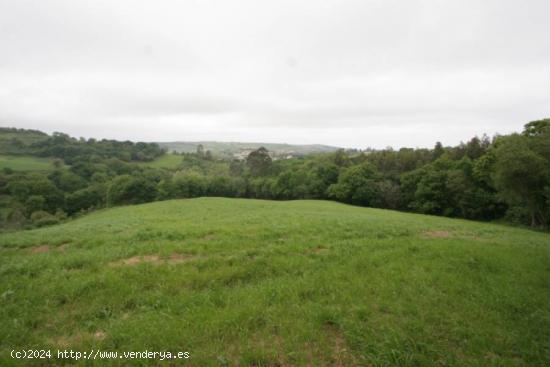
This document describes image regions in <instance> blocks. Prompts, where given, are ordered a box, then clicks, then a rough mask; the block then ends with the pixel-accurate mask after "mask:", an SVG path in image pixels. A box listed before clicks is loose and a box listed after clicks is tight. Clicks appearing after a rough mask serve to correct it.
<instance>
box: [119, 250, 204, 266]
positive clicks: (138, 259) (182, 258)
mask: <svg viewBox="0 0 550 367" xmlns="http://www.w3.org/2000/svg"><path fill="white" fill-rule="evenodd" d="M194 258H195V256H193V255H184V254H178V253H176V252H174V253H172V254H170V256H168V257H167V258H161V257H160V256H158V255H140V256H132V257H129V258H127V259H123V260H119V261H115V262H112V263H110V264H109V265H111V266H133V265H137V264H141V263H149V264H153V265H163V264H181V263H184V262H186V261H189V260H191V259H194Z"/></svg>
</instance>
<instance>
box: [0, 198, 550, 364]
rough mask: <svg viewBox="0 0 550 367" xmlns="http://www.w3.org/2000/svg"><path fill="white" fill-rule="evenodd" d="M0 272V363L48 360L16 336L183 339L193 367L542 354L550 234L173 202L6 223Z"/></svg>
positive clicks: (133, 347)
mask: <svg viewBox="0 0 550 367" xmlns="http://www.w3.org/2000/svg"><path fill="white" fill-rule="evenodd" d="M0 279H1V280H2V282H0V302H1V305H2V306H1V307H0V325H2V327H1V328H0V365H19V364H22V365H25V364H29V365H41V364H44V365H46V364H48V363H49V365H54V364H52V361H49V362H48V361H47V360H18V361H14V360H12V359H11V358H10V357H9V352H10V350H11V349H13V348H39V349H43V348H50V349H52V350H56V349H64V348H72V349H73V350H80V351H82V350H89V349H91V348H95V349H98V348H100V349H102V350H106V351H111V350H117V351H141V350H144V349H148V350H156V351H176V352H177V351H189V352H190V358H189V359H188V360H186V361H185V362H182V363H181V364H182V365H188V366H220V365H221V366H225V365H229V366H234V365H240V366H294V365H297V366H308V365H309V366H355V365H358V366H432V365H436V366H547V365H549V364H550V235H549V234H548V233H541V232H535V231H530V230H524V229H518V228H511V227H506V226H501V225H493V224H484V223H477V222H470V221H464V220H456V219H447V218H442V217H432V216H424V215H418V214H407V213H400V212H395V211H388V210H380V209H370V208H360V207H353V206H347V205H343V204H338V203H334V202H325V201H307V200H305V201H288V202H273V201H261V200H246V199H221V198H200V199H189V200H172V201H165V202H156V203H151V204H144V205H137V206H127V207H117V208H113V209H107V210H102V211H98V212H94V213H92V214H89V215H87V216H84V217H81V218H79V219H76V220H73V221H70V222H67V223H65V224H61V225H57V226H52V227H46V228H42V229H36V230H30V231H20V232H13V233H8V234H2V235H1V237H0ZM88 362H90V361H88ZM99 362H101V365H128V363H129V362H128V361H124V360H101V361H99ZM99 362H96V364H95V365H99ZM138 362H139V361H133V363H138ZM64 363H69V361H64ZM71 363H75V362H74V361H73V362H71ZM140 363H141V364H140V365H157V364H159V365H174V364H170V363H164V364H163V363H162V362H160V361H158V360H142V361H140ZM76 364H79V365H92V364H90V363H88V364H87V363H86V361H79V362H77V363H76Z"/></svg>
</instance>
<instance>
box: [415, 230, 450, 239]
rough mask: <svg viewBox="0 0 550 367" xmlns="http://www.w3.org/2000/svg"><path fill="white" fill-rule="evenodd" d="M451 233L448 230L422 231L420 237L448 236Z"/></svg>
mask: <svg viewBox="0 0 550 367" xmlns="http://www.w3.org/2000/svg"><path fill="white" fill-rule="evenodd" d="M452 236H453V234H452V233H451V232H449V231H424V232H422V237H424V238H449V237H452Z"/></svg>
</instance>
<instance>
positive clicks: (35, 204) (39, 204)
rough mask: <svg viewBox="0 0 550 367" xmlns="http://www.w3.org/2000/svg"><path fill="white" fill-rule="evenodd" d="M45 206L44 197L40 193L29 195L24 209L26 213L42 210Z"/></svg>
mask: <svg viewBox="0 0 550 367" xmlns="http://www.w3.org/2000/svg"><path fill="white" fill-rule="evenodd" d="M45 206H46V199H44V197H43V196H42V195H31V196H29V198H28V199H27V200H26V201H25V209H26V211H27V213H28V215H30V214H31V213H33V212H36V211H39V210H44V207H45Z"/></svg>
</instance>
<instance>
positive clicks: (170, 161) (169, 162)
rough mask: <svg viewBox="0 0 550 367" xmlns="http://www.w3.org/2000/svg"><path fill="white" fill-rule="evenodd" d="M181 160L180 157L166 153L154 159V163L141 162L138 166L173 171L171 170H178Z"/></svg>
mask: <svg viewBox="0 0 550 367" xmlns="http://www.w3.org/2000/svg"><path fill="white" fill-rule="evenodd" d="M182 160H183V157H182V156H181V155H176V154H170V153H167V154H164V155H162V156H160V157H159V158H157V159H155V160H154V161H151V162H142V163H139V164H140V165H143V166H147V167H152V168H167V169H173V168H178V167H179V166H180V165H181V162H182Z"/></svg>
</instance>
